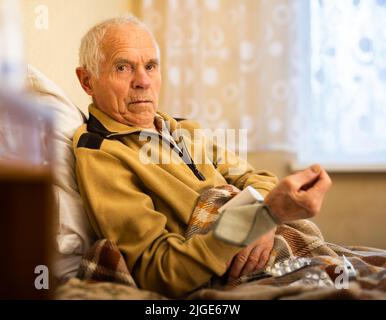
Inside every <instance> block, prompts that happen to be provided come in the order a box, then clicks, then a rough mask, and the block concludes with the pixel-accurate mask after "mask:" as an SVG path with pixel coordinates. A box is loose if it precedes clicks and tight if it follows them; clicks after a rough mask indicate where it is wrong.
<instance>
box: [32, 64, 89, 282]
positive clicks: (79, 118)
mask: <svg viewBox="0 0 386 320" xmlns="http://www.w3.org/2000/svg"><path fill="white" fill-rule="evenodd" d="M27 81H28V85H29V86H30V87H31V89H32V90H33V91H34V92H35V93H36V94H37V96H38V101H39V102H40V104H41V105H42V106H44V107H48V108H50V109H51V110H52V112H53V116H54V134H53V143H54V146H55V160H54V192H55V197H56V200H57V206H58V213H59V219H58V221H59V230H58V234H57V252H55V259H54V260H55V265H54V269H55V270H54V273H55V275H56V276H57V277H58V278H60V279H65V278H68V277H72V276H75V274H76V272H77V270H78V267H79V263H80V260H81V257H82V254H83V253H84V252H85V251H86V250H87V249H88V248H89V247H90V246H91V245H92V243H93V242H94V241H95V239H96V237H95V234H94V232H93V230H92V228H91V226H90V224H89V221H88V218H87V215H86V213H85V210H84V207H83V204H82V200H81V197H80V195H79V190H78V186H77V183H76V177H75V168H74V167H75V159H74V154H73V150H72V137H73V135H74V133H75V131H76V130H77V129H78V128H79V127H80V126H81V125H82V124H83V123H84V121H85V116H84V115H83V114H82V112H81V111H80V110H79V109H78V108H77V107H76V106H75V105H74V104H73V103H72V102H71V101H70V100H69V99H68V98H67V97H66V95H65V94H64V92H63V91H62V90H61V89H60V88H59V87H58V86H57V85H56V84H55V83H54V82H52V81H51V80H50V79H48V78H47V77H46V76H45V75H43V74H42V73H41V72H39V71H38V70H36V69H35V68H34V67H32V66H28V70H27Z"/></svg>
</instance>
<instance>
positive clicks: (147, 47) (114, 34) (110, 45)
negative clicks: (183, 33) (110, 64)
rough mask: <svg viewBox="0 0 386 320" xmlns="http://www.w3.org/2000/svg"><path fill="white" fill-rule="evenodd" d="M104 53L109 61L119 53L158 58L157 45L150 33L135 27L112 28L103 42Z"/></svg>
mask: <svg viewBox="0 0 386 320" xmlns="http://www.w3.org/2000/svg"><path fill="white" fill-rule="evenodd" d="M102 51H103V53H104V55H105V58H106V59H107V60H109V59H110V58H111V57H112V56H114V55H115V54H116V53H117V52H119V51H121V52H124V51H127V52H133V51H135V52H137V53H141V54H145V55H146V56H149V58H156V55H157V50H156V47H155V43H154V40H153V38H152V37H151V35H150V34H149V32H148V31H146V30H145V29H143V28H141V27H140V26H135V25H130V24H128V25H122V26H113V27H110V28H109V29H108V30H107V31H106V34H105V36H104V37H103V41H102Z"/></svg>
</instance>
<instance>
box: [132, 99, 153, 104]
mask: <svg viewBox="0 0 386 320" xmlns="http://www.w3.org/2000/svg"><path fill="white" fill-rule="evenodd" d="M152 102H153V101H151V100H134V101H130V102H129V105H130V104H140V103H152Z"/></svg>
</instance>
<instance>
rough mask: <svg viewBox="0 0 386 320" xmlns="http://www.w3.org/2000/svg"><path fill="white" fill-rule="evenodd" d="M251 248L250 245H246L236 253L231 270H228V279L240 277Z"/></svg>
mask: <svg viewBox="0 0 386 320" xmlns="http://www.w3.org/2000/svg"><path fill="white" fill-rule="evenodd" d="M251 250H252V247H246V248H244V249H243V250H242V251H241V252H239V253H238V254H237V255H236V257H235V258H234V261H233V263H232V266H231V270H230V271H229V280H233V279H237V278H239V277H240V274H241V270H243V268H244V266H245V264H246V263H247V261H248V257H249V254H250V252H251Z"/></svg>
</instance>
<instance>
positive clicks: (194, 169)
mask: <svg viewBox="0 0 386 320" xmlns="http://www.w3.org/2000/svg"><path fill="white" fill-rule="evenodd" d="M161 139H164V138H163V137H162V136H161ZM181 140H182V142H183V144H184V145H183V147H182V148H181V149H182V150H183V151H185V153H186V154H187V155H188V156H189V159H190V161H189V163H187V162H185V159H184V158H183V153H182V152H180V151H178V150H177V149H176V147H175V145H174V144H173V143H171V142H169V146H170V148H172V150H173V151H174V152H176V153H177V154H178V156H179V157H180V158H181V159H182V160H183V161H184V163H185V164H186V165H187V166H188V167H189V169H190V170H191V171H192V172H193V174H194V175H195V176H196V178H197V179H198V180H200V181H205V180H206V179H205V176H204V175H203V174H202V173H201V172H200V171H199V170H198V169H197V166H196V164H195V163H194V162H193V159H192V157H191V156H190V154H189V153H188V151H187V148H186V145H185V141H184V139H183V138H181Z"/></svg>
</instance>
